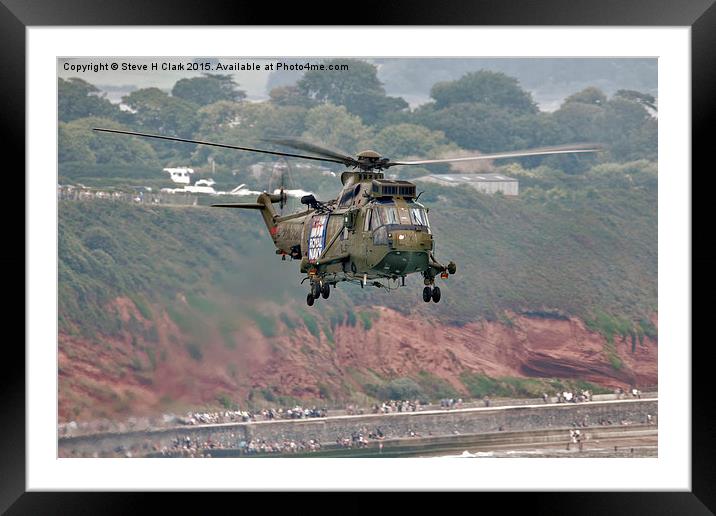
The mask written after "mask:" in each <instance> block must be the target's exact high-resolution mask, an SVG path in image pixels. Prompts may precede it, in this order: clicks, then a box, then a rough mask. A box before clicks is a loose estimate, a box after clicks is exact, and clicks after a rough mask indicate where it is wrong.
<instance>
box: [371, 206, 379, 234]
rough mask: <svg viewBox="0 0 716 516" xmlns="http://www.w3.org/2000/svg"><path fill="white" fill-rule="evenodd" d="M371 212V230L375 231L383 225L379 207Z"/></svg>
mask: <svg viewBox="0 0 716 516" xmlns="http://www.w3.org/2000/svg"><path fill="white" fill-rule="evenodd" d="M370 212H371V213H372V215H371V217H370V230H371V231H373V230H375V229H378V228H379V227H380V226H381V224H380V213H379V212H378V208H373V209H372V210H370Z"/></svg>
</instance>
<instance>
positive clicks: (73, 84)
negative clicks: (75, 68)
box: [57, 77, 120, 122]
mask: <svg viewBox="0 0 716 516" xmlns="http://www.w3.org/2000/svg"><path fill="white" fill-rule="evenodd" d="M57 114H58V119H59V120H60V121H62V122H69V121H71V120H75V119H77V118H85V117H88V116H100V117H107V118H117V117H118V116H119V115H120V110H119V107H117V106H115V105H114V104H112V103H111V102H110V101H109V100H107V98H105V96H104V94H100V90H99V89H97V88H96V87H95V86H94V85H92V84H90V83H88V82H87V81H84V80H82V79H79V78H77V77H71V78H69V79H67V80H65V79H58V83H57Z"/></svg>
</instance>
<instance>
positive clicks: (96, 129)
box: [92, 127, 344, 164]
mask: <svg viewBox="0 0 716 516" xmlns="http://www.w3.org/2000/svg"><path fill="white" fill-rule="evenodd" d="M92 130H93V131H100V132H104V133H117V134H128V135H130V136H143V137H145V138H156V139H158V140H169V141H173V142H185V143H194V144H196V145H209V146H211V147H222V148H224V149H236V150H243V151H249V152H259V153H261V154H271V155H274V156H288V157H290V158H301V159H312V160H315V161H330V162H333V163H341V164H343V163H344V161H342V160H338V159H330V158H323V157H318V156H304V155H303V154H291V153H288V152H276V151H270V150H264V149H254V148H251V147H239V146H238V145H228V144H225V143H214V142H204V141H200V140H188V139H186V138H175V137H173V136H160V135H158V134H146V133H136V132H133V131H120V130H118V129H103V128H100V127H94V128H93V129H92Z"/></svg>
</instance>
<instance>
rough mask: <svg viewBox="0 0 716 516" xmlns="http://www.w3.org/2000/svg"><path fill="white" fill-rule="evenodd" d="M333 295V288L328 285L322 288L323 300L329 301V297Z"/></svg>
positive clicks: (325, 284)
mask: <svg viewBox="0 0 716 516" xmlns="http://www.w3.org/2000/svg"><path fill="white" fill-rule="evenodd" d="M330 295H331V286H330V285H329V284H328V283H324V284H323V287H321V297H322V298H323V299H328V296H330Z"/></svg>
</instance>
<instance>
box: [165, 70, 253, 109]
mask: <svg viewBox="0 0 716 516" xmlns="http://www.w3.org/2000/svg"><path fill="white" fill-rule="evenodd" d="M172 96H173V97H177V98H180V99H183V100H186V101H187V102H192V103H194V104H197V105H199V106H206V105H207V104H213V103H214V102H219V101H220V100H230V101H233V102H238V101H240V100H243V99H244V98H246V92H245V91H243V90H240V89H239V85H238V84H237V83H236V82H234V79H233V77H231V75H221V74H209V73H206V74H203V76H201V77H191V78H189V79H180V80H178V81H177V82H176V84H174V88H172Z"/></svg>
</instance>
